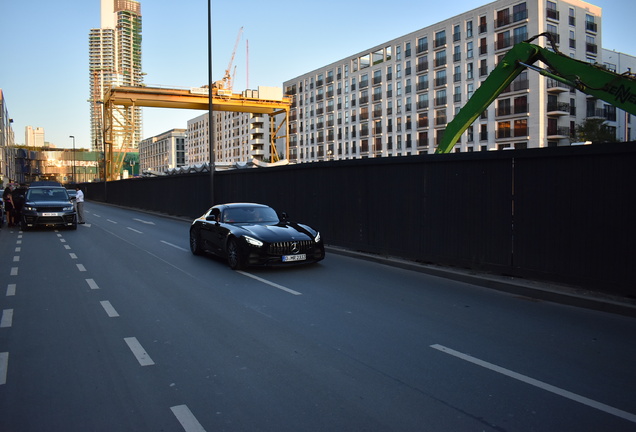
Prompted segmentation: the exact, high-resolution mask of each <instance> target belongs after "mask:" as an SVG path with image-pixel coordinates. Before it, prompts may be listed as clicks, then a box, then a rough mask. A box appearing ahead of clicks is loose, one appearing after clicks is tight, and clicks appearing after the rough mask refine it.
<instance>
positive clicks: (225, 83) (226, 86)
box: [217, 27, 243, 92]
mask: <svg viewBox="0 0 636 432" xmlns="http://www.w3.org/2000/svg"><path fill="white" fill-rule="evenodd" d="M242 34H243V27H241V28H240V29H239V32H238V35H237V36H236V42H234V49H233V50H232V56H231V57H230V62H229V63H228V65H227V69H225V74H223V78H222V79H221V82H220V83H219V82H217V85H219V84H221V85H220V86H219V87H221V88H222V89H223V90H228V91H230V92H231V91H232V86H233V85H234V77H233V75H232V63H234V56H235V55H236V49H237V48H238V44H239V42H240V41H241V35H242Z"/></svg>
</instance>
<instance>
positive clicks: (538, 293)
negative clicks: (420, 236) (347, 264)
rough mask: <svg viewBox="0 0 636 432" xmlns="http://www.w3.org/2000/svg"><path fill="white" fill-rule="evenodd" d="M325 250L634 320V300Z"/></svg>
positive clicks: (528, 281)
mask: <svg viewBox="0 0 636 432" xmlns="http://www.w3.org/2000/svg"><path fill="white" fill-rule="evenodd" d="M326 249H327V251H328V252H330V253H335V254H339V255H345V256H350V257H354V258H359V259H365V260H368V261H373V262H377V263H381V264H386V265H391V266H395V267H399V268H403V269H407V270H413V271H419V272H422V273H427V274H430V275H433V276H439V277H443V278H446V279H452V280H456V281H459V282H466V283H471V284H474V285H479V286H482V287H485V288H491V289H495V290H498V291H503V292H507V293H510V294H514V295H518V296H524V297H528V298H532V299H536V300H543V301H549V302H553V303H560V304H565V305H570V306H575V307H581V308H586V309H593V310H597V311H602V312H609V313H613V314H618V315H625V316H629V317H634V318H636V299H629V298H623V297H620V296H613V295H610V294H605V293H599V292H594V291H589V290H584V289H580V288H574V287H568V286H564V285H558V284H551V283H546V282H537V281H531V280H526V279H521V278H514V277H510V276H498V275H493V274H487V273H478V272H476V271H473V270H464V269H457V268H449V267H442V266H435V265H426V264H420V263H416V262H412V261H407V260H403V259H399V258H391V257H383V256H379V255H373V254H367V253H362V252H354V251H350V250H347V249H342V248H338V247H334V246H327V247H326Z"/></svg>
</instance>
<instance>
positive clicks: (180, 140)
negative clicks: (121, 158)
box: [139, 129, 186, 173]
mask: <svg viewBox="0 0 636 432" xmlns="http://www.w3.org/2000/svg"><path fill="white" fill-rule="evenodd" d="M185 143H186V130H185V129H172V130H169V131H167V132H164V133H162V134H160V135H157V136H154V137H150V138H146V139H144V140H142V141H140V142H139V172H142V173H143V172H148V171H150V172H156V173H163V172H165V171H167V170H169V169H172V168H178V167H181V166H184V165H185V160H186V157H185Z"/></svg>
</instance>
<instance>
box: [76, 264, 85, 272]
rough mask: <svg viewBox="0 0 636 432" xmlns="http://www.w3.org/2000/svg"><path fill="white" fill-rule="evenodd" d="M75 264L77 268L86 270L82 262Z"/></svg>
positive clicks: (82, 270)
mask: <svg viewBox="0 0 636 432" xmlns="http://www.w3.org/2000/svg"><path fill="white" fill-rule="evenodd" d="M75 265H76V266H77V269H78V270H79V271H81V272H85V271H86V267H84V264H75Z"/></svg>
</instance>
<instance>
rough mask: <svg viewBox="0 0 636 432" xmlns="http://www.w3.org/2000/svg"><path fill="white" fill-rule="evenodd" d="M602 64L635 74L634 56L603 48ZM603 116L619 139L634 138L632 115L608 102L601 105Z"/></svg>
mask: <svg viewBox="0 0 636 432" xmlns="http://www.w3.org/2000/svg"><path fill="white" fill-rule="evenodd" d="M603 66H604V67H605V68H607V69H608V70H611V71H612V72H616V73H619V74H625V73H628V74H632V75H633V74H636V57H634V56H631V55H628V54H624V53H619V52H616V51H612V50H608V49H603ZM602 115H603V117H604V118H605V120H606V123H605V124H606V125H607V127H609V128H610V129H611V130H612V131H614V134H615V135H616V138H617V139H618V140H619V141H634V140H636V132H634V131H633V130H632V127H631V124H632V122H631V121H632V116H631V115H630V114H629V113H627V112H625V111H623V110H620V109H617V108H616V107H615V106H613V105H610V104H604V105H603V112H602Z"/></svg>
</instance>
